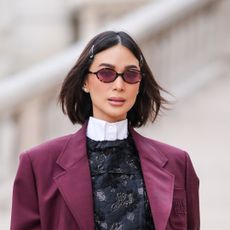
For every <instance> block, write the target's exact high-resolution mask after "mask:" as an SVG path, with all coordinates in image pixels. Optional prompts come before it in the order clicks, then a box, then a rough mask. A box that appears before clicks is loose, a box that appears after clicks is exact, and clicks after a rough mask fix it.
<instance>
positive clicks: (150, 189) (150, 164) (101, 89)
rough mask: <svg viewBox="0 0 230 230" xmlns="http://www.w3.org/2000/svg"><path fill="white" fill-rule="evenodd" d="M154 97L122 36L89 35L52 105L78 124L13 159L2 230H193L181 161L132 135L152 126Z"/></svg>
mask: <svg viewBox="0 0 230 230" xmlns="http://www.w3.org/2000/svg"><path fill="white" fill-rule="evenodd" d="M161 91H162V88H161V87H160V86H159V85H158V84H157V83H156V81H155V79H154V77H153V75H152V73H151V71H150V69H149V67H148V65H147V63H146V60H145V58H144V56H143V54H142V52H141V50H140V48H139V47H138V46H137V44H136V43H135V42H134V40H133V39H132V38H131V37H130V36H129V35H128V34H126V33H124V32H113V31H106V32H103V33H101V34H99V35H97V36H95V37H94V38H93V39H92V40H91V41H90V42H89V43H88V45H87V46H86V48H85V49H84V51H83V52H82V54H81V55H80V57H79V59H78V61H77V63H76V64H75V66H74V67H73V68H72V70H71V71H70V72H69V74H68V75H67V77H66V79H65V80H64V83H63V85H62V89H61V92H60V97H59V99H60V102H61V105H62V109H63V111H64V113H66V114H67V115H68V117H69V118H70V120H71V121H72V123H74V124H75V123H80V124H82V125H83V126H82V128H81V129H80V130H79V131H78V132H76V133H75V134H71V135H68V136H64V137H60V138H58V139H55V140H51V141H49V142H47V143H44V144H42V145H40V146H38V147H35V148H33V149H31V150H29V151H27V152H25V153H23V154H21V156H20V165H19V168H18V172H17V175H16V179H15V183H14V192H13V207H12V219H11V229H12V230H27V229H42V230H52V229H54V230H61V229H68V230H74V229H80V230H84V229H85V230H91V229H110V230H115V229H117V230H118V229H132V230H134V229H146V230H147V229H156V230H165V229H167V230H171V229H190V230H195V229H199V200H198V183H199V182H198V178H197V176H196V174H195V171H194V169H193V166H192V163H191V161H190V158H189V156H188V154H187V153H186V152H184V151H182V150H180V149H177V148H175V147H172V146H169V145H166V144H163V143H160V142H157V141H155V140H151V139H148V138H145V137H143V136H141V135H140V134H138V133H137V132H136V131H135V130H134V129H133V128H134V127H140V126H142V125H144V124H145V123H146V122H147V121H148V120H151V121H154V120H155V118H156V117H157V115H158V113H159V110H160V108H161V107H162V106H163V105H164V103H165V102H166V101H165V100H164V98H163V97H162V96H161V95H160V92H161Z"/></svg>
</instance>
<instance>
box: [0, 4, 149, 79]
mask: <svg viewBox="0 0 230 230" xmlns="http://www.w3.org/2000/svg"><path fill="white" fill-rule="evenodd" d="M146 2H148V0H132V1H131V0H125V1H121V0H118V1H115V0H112V1H106V0H77V1H76V0H66V1H57V0H45V1H44V0H40V1H37V0H20V1H14V0H0V79H1V78H3V77H5V76H7V75H9V74H12V73H16V72H18V71H20V70H22V69H25V68H26V67H28V66H31V65H33V64H35V63H37V62H39V61H40V60H43V59H45V58H49V57H50V56H53V55H55V54H57V53H59V52H60V51H63V50H64V49H65V48H66V47H68V46H69V45H70V44H72V43H73V42H76V41H77V40H78V39H81V38H83V37H85V36H88V35H89V34H92V33H93V32H94V31H96V30H97V29H98V28H100V27H101V26H103V25H106V24H107V23H109V22H111V21H112V20H114V19H115V18H118V17H120V16H121V15H124V14H126V13H129V12H131V11H132V10H134V9H135V8H137V7H139V6H141V5H143V4H144V3H146Z"/></svg>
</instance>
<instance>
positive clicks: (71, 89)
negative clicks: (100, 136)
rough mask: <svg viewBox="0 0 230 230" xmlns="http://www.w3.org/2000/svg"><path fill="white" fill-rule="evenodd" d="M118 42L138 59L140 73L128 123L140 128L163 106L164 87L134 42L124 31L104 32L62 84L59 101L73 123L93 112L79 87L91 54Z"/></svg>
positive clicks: (85, 118)
mask: <svg viewBox="0 0 230 230" xmlns="http://www.w3.org/2000/svg"><path fill="white" fill-rule="evenodd" d="M117 44H121V45H123V46H125V47H126V48H128V49H129V50H130V51H131V52H132V53H133V55H134V56H135V57H136V58H137V59H138V60H139V65H140V70H141V73H142V80H141V83H140V89H139V94H138V96H137V98H136V102H135V104H134V105H133V107H132V108H131V109H130V111H128V114H127V119H128V122H129V124H130V125H131V126H133V127H140V126H142V125H144V124H146V122H147V121H148V120H150V121H152V122H154V121H155V119H156V117H157V115H158V113H159V111H160V108H161V107H164V106H163V104H165V103H166V102H167V101H166V100H165V99H164V98H163V97H162V96H161V91H164V90H163V89H162V88H161V87H160V86H159V85H158V83H157V82H156V80H155V79H154V77H153V74H152V72H151V70H150V68H149V66H148V64H147V62H146V60H145V58H144V55H143V54H142V52H141V49H140V48H139V46H138V45H137V44H136V42H135V41H134V40H133V39H132V38H131V37H130V36H129V35H128V34H127V33H125V32H122V31H120V32H115V31H105V32H102V33H100V34H98V35H96V36H95V37H94V38H92V40H90V41H89V43H88V44H87V45H86V47H85V49H84V50H83V52H82V53H81V55H80V57H79V59H78V60H77V62H76V64H75V65H74V66H73V68H72V69H71V70H70V72H69V73H68V75H67V76H66V78H65V80H64V82H63V84H62V87H61V91H60V95H59V102H60V104H61V106H62V110H63V112H64V114H67V115H68V117H69V119H70V120H71V122H72V123H73V124H76V123H79V124H83V123H84V122H85V121H87V120H88V119H89V117H90V116H92V115H93V111H92V101H91V98H90V94H89V93H85V92H84V91H83V90H82V87H83V85H84V82H85V80H86V77H87V75H88V71H89V68H90V66H91V64H92V62H93V60H94V56H95V55H96V54H97V53H99V52H101V51H103V50H106V49H108V48H110V47H113V46H115V45H117ZM102 84H104V83H102ZM105 84H108V83H105Z"/></svg>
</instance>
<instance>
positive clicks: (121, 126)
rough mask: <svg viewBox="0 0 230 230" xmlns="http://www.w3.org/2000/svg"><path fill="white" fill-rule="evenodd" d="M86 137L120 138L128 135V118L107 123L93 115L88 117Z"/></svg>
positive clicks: (98, 138)
mask: <svg viewBox="0 0 230 230" xmlns="http://www.w3.org/2000/svg"><path fill="white" fill-rule="evenodd" d="M86 135H87V137H89V138H90V139H92V140H95V141H104V140H106V141H113V140H122V139H125V138H127V137H128V120H127V119H125V120H122V121H118V122H115V123H109V122H106V121H104V120H100V119H97V118H94V117H90V118H89V122H88V126H87V132H86Z"/></svg>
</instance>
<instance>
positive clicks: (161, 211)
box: [130, 128, 174, 230]
mask: <svg viewBox="0 0 230 230" xmlns="http://www.w3.org/2000/svg"><path fill="white" fill-rule="evenodd" d="M130 132H131V135H132V137H133V139H134V142H135V144H136V148H137V150H138V153H139V156H140V161H141V167H142V171H143V176H144V181H145V186H146V191H147V195H148V199H149V202H150V207H151V212H152V215H153V220H154V224H155V229H156V230H165V229H166V226H167V222H168V218H169V215H170V212H171V208H172V199H173V190H174V175H172V174H171V173H169V172H168V171H166V169H164V166H165V165H166V163H167V158H166V157H165V156H164V155H163V154H162V153H161V152H160V151H159V150H157V149H156V148H155V147H154V145H153V142H151V143H150V141H149V140H148V139H147V138H144V137H143V136H141V135H140V134H138V133H137V132H136V131H134V129H132V128H130Z"/></svg>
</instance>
